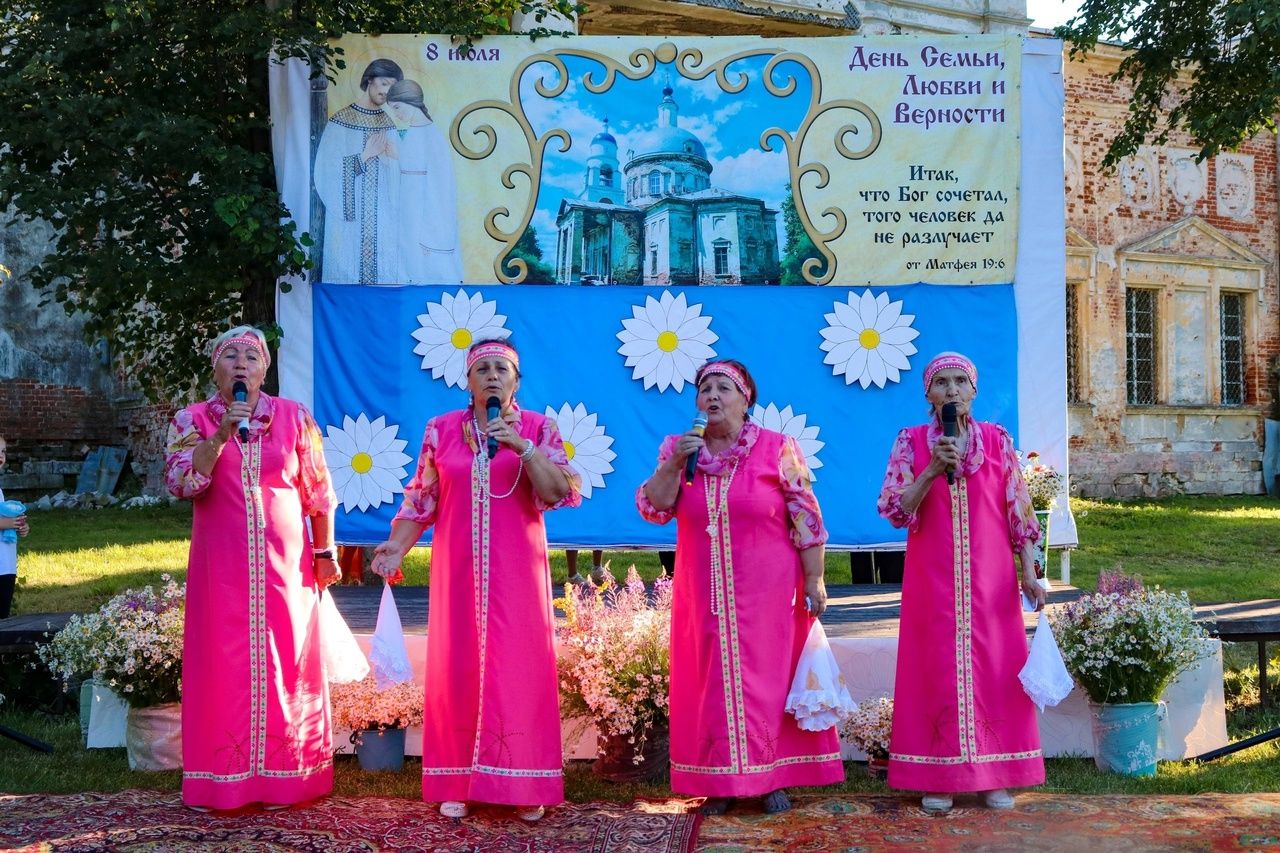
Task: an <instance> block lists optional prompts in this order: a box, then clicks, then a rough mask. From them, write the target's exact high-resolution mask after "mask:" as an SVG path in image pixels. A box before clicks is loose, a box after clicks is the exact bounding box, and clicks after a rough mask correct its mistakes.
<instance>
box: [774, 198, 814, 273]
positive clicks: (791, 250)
mask: <svg viewBox="0 0 1280 853" xmlns="http://www.w3.org/2000/svg"><path fill="white" fill-rule="evenodd" d="M782 229H783V232H784V234H785V242H784V245H783V248H782V262H781V263H780V264H779V265H778V266H779V268H780V270H779V276H778V282H779V284H809V283H810V282H808V281H806V280H805V277H804V262H805V261H807V260H809V258H818V259H819V260H821V259H822V253H821V252H819V251H818V247H817V246H815V245H814V244H813V240H812V239H810V237H809V232H807V231H805V230H804V224H803V223H801V221H800V214H798V213H797V212H796V202H795V199H794V198H792V196H791V184H787V192H786V194H785V195H784V196H783V198H782ZM824 268H825V265H824V266H820V267H818V269H817V270H816V273H817V274H818V275H821V274H822V272H823V270H824Z"/></svg>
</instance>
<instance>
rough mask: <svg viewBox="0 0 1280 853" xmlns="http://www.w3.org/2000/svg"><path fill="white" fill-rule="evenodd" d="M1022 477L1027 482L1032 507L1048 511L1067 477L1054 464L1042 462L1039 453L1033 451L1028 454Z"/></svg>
mask: <svg viewBox="0 0 1280 853" xmlns="http://www.w3.org/2000/svg"><path fill="white" fill-rule="evenodd" d="M1022 479H1023V480H1025V481H1026V483H1027V492H1028V493H1029V494H1030V495H1031V508H1032V509H1034V510H1036V511H1038V512H1047V511H1049V510H1051V509H1053V508H1054V506H1055V505H1056V504H1057V502H1058V493H1059V492H1060V491H1062V481H1063V480H1064V479H1065V478H1064V477H1063V476H1062V474H1061V473H1060V472H1059V471H1058V470H1057V469H1056V468H1054V467H1053V466H1052V465H1049V464H1047V463H1045V462H1041V461H1040V454H1039V453H1036V452H1034V451H1032V452H1031V453H1028V454H1027V461H1026V463H1025V464H1024V465H1023V466H1022Z"/></svg>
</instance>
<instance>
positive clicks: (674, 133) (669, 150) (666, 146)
mask: <svg viewBox="0 0 1280 853" xmlns="http://www.w3.org/2000/svg"><path fill="white" fill-rule="evenodd" d="M644 153H645V154H646V155H651V154H688V155H692V156H694V157H700V158H702V159H703V160H705V159H707V149H706V147H705V146H704V145H703V144H702V140H700V139H698V137H696V136H694V135H693V134H692V133H690V132H689V131H687V130H685V129H684V128H682V127H659V128H657V129H656V130H654V132H653V145H652V147H649V150H647V151H645V152H644Z"/></svg>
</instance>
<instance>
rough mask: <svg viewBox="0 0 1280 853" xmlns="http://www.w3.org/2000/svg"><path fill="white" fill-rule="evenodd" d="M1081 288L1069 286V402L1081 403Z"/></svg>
mask: <svg viewBox="0 0 1280 853" xmlns="http://www.w3.org/2000/svg"><path fill="white" fill-rule="evenodd" d="M1078 293H1079V288H1078V287H1077V286H1076V285H1074V284H1070V283H1068V284H1067V402H1069V403H1079V402H1081V401H1082V400H1083V397H1082V396H1081V393H1080V313H1079V312H1080V298H1079V295H1078Z"/></svg>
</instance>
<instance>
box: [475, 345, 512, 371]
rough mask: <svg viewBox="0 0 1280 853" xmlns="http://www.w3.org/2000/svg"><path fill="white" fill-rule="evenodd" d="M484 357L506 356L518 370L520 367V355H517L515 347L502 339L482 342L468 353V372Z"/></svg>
mask: <svg viewBox="0 0 1280 853" xmlns="http://www.w3.org/2000/svg"><path fill="white" fill-rule="evenodd" d="M482 358H505V359H506V360H507V361H509V362H511V366H512V367H514V368H515V369H516V370H519V369H520V356H518V355H516V351H515V349H513V348H512V347H511V345H510V344H504V343H503V342H502V341H490V342H489V343H487V344H481V345H480V346H478V347H476V348H474V349H473V350H471V352H469V353H467V373H470V372H471V367H472V365H474V364H475V363H476V362H477V361H479V360H480V359H482Z"/></svg>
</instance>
